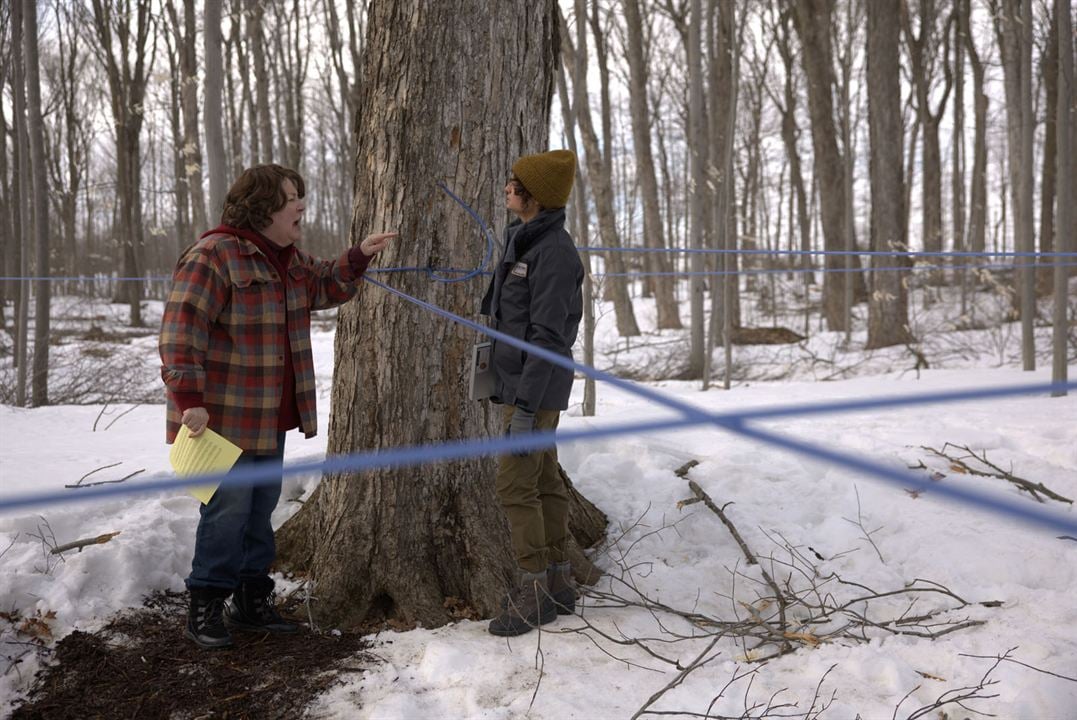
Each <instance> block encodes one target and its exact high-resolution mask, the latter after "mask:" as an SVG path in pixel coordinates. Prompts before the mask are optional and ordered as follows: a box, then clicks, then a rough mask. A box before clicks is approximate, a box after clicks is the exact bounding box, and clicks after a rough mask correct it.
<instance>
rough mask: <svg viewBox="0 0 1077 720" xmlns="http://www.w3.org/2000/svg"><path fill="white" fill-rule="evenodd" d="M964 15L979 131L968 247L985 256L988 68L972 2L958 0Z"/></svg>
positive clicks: (964, 36) (975, 133) (964, 37)
mask: <svg viewBox="0 0 1077 720" xmlns="http://www.w3.org/2000/svg"><path fill="white" fill-rule="evenodd" d="M958 3H959V5H960V8H961V9H960V12H959V13H958V23H959V25H960V32H961V38H962V40H963V42H964V46H965V50H966V51H967V52H968V55H969V65H970V66H971V67H972V94H973V98H974V99H973V116H974V122H975V129H974V131H973V143H972V148H973V150H972V178H971V182H972V185H971V186H970V188H969V223H968V242H966V243H965V247H966V248H967V249H968V250H969V252H973V253H982V252H984V251H985V250H986V247H987V245H986V237H987V107H988V99H987V93H986V92H985V91H984V64H983V62H982V61H981V60H980V54H979V52H977V50H976V42H975V40H974V38H973V37H972V31H971V28H970V23H969V17H970V15H971V4H970V0H958Z"/></svg>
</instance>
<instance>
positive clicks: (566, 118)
mask: <svg viewBox="0 0 1077 720" xmlns="http://www.w3.org/2000/svg"><path fill="white" fill-rule="evenodd" d="M576 60H577V62H578V61H579V60H580V57H579V55H577V56H576ZM577 72H579V71H577ZM557 79H558V82H557V91H558V96H559V98H560V100H561V117H562V120H563V122H564V127H565V138H566V140H567V142H568V149H569V150H571V151H572V152H574V153H577V155H578V154H579V151H578V148H577V147H576V128H577V124H576V103H575V101H572V102H570V101H569V97H568V78H566V77H565V68H564V66H563V65H562V66H561V67H559V68H558V69H557ZM576 89H580V88H576ZM568 215H569V218H570V219H571V221H572V237H573V238H574V239H575V240H576V245H577V246H579V247H584V248H585V247H587V246H588V245H590V244H591V229H590V222H589V214H588V212H587V176H586V175H585V174H584V171H583V168H581V167H578V166H577V168H576V183H575V185H574V186H573V188H572V204H571V205H570V206H569V209H568ZM583 257H584V276H583V287H582V293H583V362H584V364H585V365H590V366H591V367H594V365H595V289H594V281H593V280H592V279H591V259H590V256H589V255H587V254H585V255H584V256H583ZM595 400H596V398H595V379H594V378H593V377H587V378H584V381H583V408H582V410H583V414H584V416H585V417H592V416H593V415H594V414H595Z"/></svg>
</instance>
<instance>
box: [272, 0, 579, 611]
mask: <svg viewBox="0 0 1077 720" xmlns="http://www.w3.org/2000/svg"><path fill="white" fill-rule="evenodd" d="M370 13H371V15H370V18H369V23H368V34H367V46H368V47H371V48H378V50H379V51H378V52H376V53H370V54H368V55H366V57H365V59H364V67H363V72H362V77H363V78H364V83H363V88H362V90H361V97H362V102H361V103H360V106H359V113H358V118H359V120H358V123H357V125H356V129H355V132H356V141H357V154H356V159H355V162H356V166H355V167H356V188H355V206H354V213H353V217H352V239H353V241H357V240H358V239H359V238H361V237H363V236H364V235H366V234H367V233H368V232H370V231H373V230H375V229H381V228H396V229H399V230H400V231H401V233H402V235H403V236H404V237H406V238H408V241H407V242H400V243H398V244H394V245H393V246H392V247H391V248H390V249H389V250H388V251H387V255H388V257H387V258H386V259H385V260H386V262H388V263H393V264H401V265H426V264H438V263H439V262H442V261H444V259H445V258H471V261H472V262H473V263H475V264H478V262H479V260H480V259H481V257H482V250H481V248H476V247H475V246H474V243H473V242H472V241H471V238H473V237H474V228H473V227H472V226H471V225H470V223H471V221H470V219H469V218H468V217H467V216H466V214H464V213H462V212H460V210H459V208H458V207H457V206H455V205H454V204H453V203H452V202H451V201H449V200H448V199H443V200H442V201H440V202H432V201H431V197H432V196H434V197H436V195H435V193H434V190H435V189H434V188H433V187H432V185H433V183H432V182H431V179H432V178H438V177H441V178H447V183H448V184H449V185H450V186H451V187H452V188H453V189H454V191H455V192H457V193H458V194H460V195H461V196H463V197H480V198H484V199H485V200H484V202H482V203H480V206H479V207H478V208H477V210H478V211H479V212H480V213H481V214H484V215H487V216H489V215H491V214H492V213H493V211H494V208H495V204H494V203H495V199H494V198H495V196H496V195H497V193H495V192H492V191H493V190H494V189H496V188H499V187H501V185H502V184H503V182H504V180H505V172H507V170H508V168H510V167H511V164H512V162H513V160H514V159H515V158H516V157H518V156H519V155H520V154H523V153H525V152H531V151H533V150H534V149H536V148H542V147H545V145H546V139H547V138H546V133H547V131H548V130H547V126H548V117H549V110H550V102H551V96H552V92H553V83H554V72H555V63H556V59H557V47H558V38H557V35H558V23H557V9H556V5H555V4H554V2H553V1H552V0H546V1H545V2H537V3H519V4H510V5H505V6H503V7H502V8H500V9H499V12H498V13H496V14H493V15H491V14H489V13H488V12H487V5H486V4H485V3H484V2H479V1H478V0H469V2H465V3H464V4H463V5H461V4H456V5H454V6H453V7H448V6H446V5H444V4H436V3H428V2H426V1H425V0H402V1H401V2H397V3H375V4H372V5H371V6H370ZM465 18H474V19H475V21H474V22H470V21H468V22H465V21H463V19H465ZM525 36H526V37H527V38H528V42H526V43H520V42H517V40H518V39H519V38H521V37H525ZM521 67H526V68H527V72H526V73H522V72H520V68H521ZM402 90H403V91H404V92H401V91H402ZM430 108H437V111H436V112H435V113H432V114H428V113H429V109H430ZM420 115H422V119H421V120H420V121H416V120H415V118H417V117H419V116H420ZM371 159H376V162H374V161H372V160H371ZM393 284H394V285H395V286H396V287H397V288H398V289H399V290H401V291H403V292H405V293H408V294H410V295H415V296H419V297H421V298H423V299H425V300H429V301H431V302H433V303H435V304H437V305H439V306H441V307H444V308H447V309H449V310H452V311H456V312H462V313H465V314H471V313H472V312H473V310H474V304H475V297H474V292H473V290H472V289H471V288H469V287H463V286H461V285H460V284H434V283H431V282H430V281H429V280H428V279H427V277H426V276H425V275H419V274H415V275H397V276H395V277H394V278H393ZM360 292H361V295H360V297H359V299H358V301H357V302H352V303H349V304H348V305H345V306H344V307H343V308H341V311H340V320H339V325H338V329H337V346H336V369H335V378H334V388H333V401H332V405H333V408H334V414H333V419H332V423H331V427H330V431H329V452H330V454H336V453H347V452H352V451H355V450H357V449H359V448H371V447H379V446H380V447H393V446H400V445H412V444H423V443H440V442H444V441H445V440H447V439H449V438H456V437H460V436H464V437H468V436H476V435H483V434H485V433H486V432H487V431H489V430H490V429H492V423H491V419H492V418H491V417H488V413H489V410H490V408H489V407H487V405H486V404H477V403H473V402H469V401H468V400H467V393H466V392H464V391H463V386H464V385H465V384H466V382H467V381H466V377H465V364H466V363H467V362H468V360H467V358H468V357H469V355H470V348H471V344H472V342H473V341H474V337H473V334H472V333H471V332H467V331H464V330H462V329H460V328H457V327H455V326H453V325H452V324H450V323H448V322H447V321H445V320H444V319H442V318H439V317H437V316H435V315H434V314H432V313H430V312H428V311H427V310H424V309H422V308H420V307H417V306H416V305H414V304H411V303H407V302H405V301H404V300H402V299H401V298H398V297H394V296H393V295H390V294H389V293H387V292H385V291H383V290H379V289H377V288H375V287H372V286H370V285H367V286H366V287H365V288H364V289H363V290H361V291H360ZM432 347H436V348H437V353H438V356H439V358H440V359H441V361H440V362H430V361H429V359H430V348H432ZM492 470H493V467H492V464H491V462H490V461H489V460H486V459H480V460H468V461H460V462H452V463H443V464H436V465H424V466H422V467H421V468H403V469H389V468H386V469H381V470H375V471H370V472H366V473H363V474H362V475H355V474H335V475H330V476H328V477H327V478H325V479H324V480H323V481H322V483H321V484H320V485H319V487H318V490H317V491H316V495H315V496H314V497H313V498H311V499H310V500H308V501H307V502H306V503H305V504H304V506H303V509H302V510H301V511H300V512H299V513H298V514H297V515H295V516H294V517H293V518H292V520H290V521H289V522H288V523H287V524H286V526H285V527H284V528H282V530H281V532H280V534H279V535H280V542H279V547H280V550H281V553H280V556H281V559H282V561H283V562H285V563H286V564H287V565H288V566H290V567H293V568H297V569H303V570H305V571H306V572H308V573H309V577H311V578H312V579H313V582H314V584H315V588H314V594H315V595H316V596H317V598H318V600H319V605H318V610H320V614H324V615H325V616H327V617H329V618H332V619H333V621H334V622H338V623H348V622H361V621H363V620H377V619H383V618H397V619H399V620H402V621H405V622H410V623H421V624H422V625H424V626H426V627H430V626H435V625H440V624H443V623H445V622H447V621H449V620H450V619H451V617H452V613H451V608H452V607H453V606H457V605H462V606H464V607H467V608H471V609H472V610H474V611H477V612H478V613H480V614H484V615H485V614H490V613H492V612H494V611H495V610H496V609H497V607H498V606H497V602H498V599H499V598H500V597H501V596H502V592H503V590H504V589H505V587H506V586H507V584H508V581H509V577H510V572H511V567H512V565H513V563H512V558H511V554H510V552H509V547H508V532H507V528H506V526H505V521H504V519H503V518H502V516H501V511H500V509H499V507H498V505H497V501H496V500H495V497H494V489H493V472H492Z"/></svg>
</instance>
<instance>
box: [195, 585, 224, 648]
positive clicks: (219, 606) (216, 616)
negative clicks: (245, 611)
mask: <svg viewBox="0 0 1077 720" xmlns="http://www.w3.org/2000/svg"><path fill="white" fill-rule="evenodd" d="M228 595H229V592H228V591H227V590H224V589H221V588H203V587H193V588H191V589H190V596H191V604H190V606H189V608H188V610H187V630H186V632H185V633H184V634H185V635H186V636H187V637H188V638H190V639H191V640H193V641H194V643H195V645H197V646H198V647H200V648H205V649H210V648H223V647H228V646H230V645H231V644H232V636H231V635H230V634H229V633H228V628H226V627H225V626H224V618H223V617H222V614H221V613H222V610H223V608H224V601H225V599H226V598H227V597H228Z"/></svg>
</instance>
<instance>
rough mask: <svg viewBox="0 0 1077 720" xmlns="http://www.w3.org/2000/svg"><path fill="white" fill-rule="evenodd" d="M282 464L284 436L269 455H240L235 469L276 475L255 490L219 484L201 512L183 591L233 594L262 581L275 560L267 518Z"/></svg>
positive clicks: (276, 495)
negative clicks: (248, 582)
mask: <svg viewBox="0 0 1077 720" xmlns="http://www.w3.org/2000/svg"><path fill="white" fill-rule="evenodd" d="M283 464H284V433H279V434H278V436H277V452H276V453H274V454H273V455H252V454H249V453H246V452H245V453H243V454H242V455H240V456H239V460H236V464H235V465H234V466H233V469H238V468H241V467H251V466H252V465H256V466H261V467H263V468H264V469H266V470H270V469H272V470H274V472H273V473H272V476H271V477H269V478H264V479H262V480H258V481H256V482H257V483H258V484H256V485H244V486H228V485H224V484H222V485H221V487H219V488H217V492H215V493H214V494H213V497H212V498H210V501H209V504H208V505H202V506H201V508H200V509H199V512H200V513H201V515H202V517H201V519H200V520H199V521H198V531H197V533H196V534H195V541H194V560H193V561H192V562H191V574H190V575H189V576H188V577H187V588H188V589H190V588H207V587H211V588H221V589H225V590H235V588H236V587H238V585H239V583H240V581H241V580H246V579H253V578H260V577H266V576H267V575H268V574H269V566H270V565H271V564H272V563H273V558H274V557H276V553H277V546H276V544H275V543H274V541H273V526H272V524H271V523H270V516H271V515H272V514H273V509H274V508H276V507H277V501H278V500H279V499H280V489H281V480H282V476H281V472H280V471H281V467H282V466H283Z"/></svg>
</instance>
